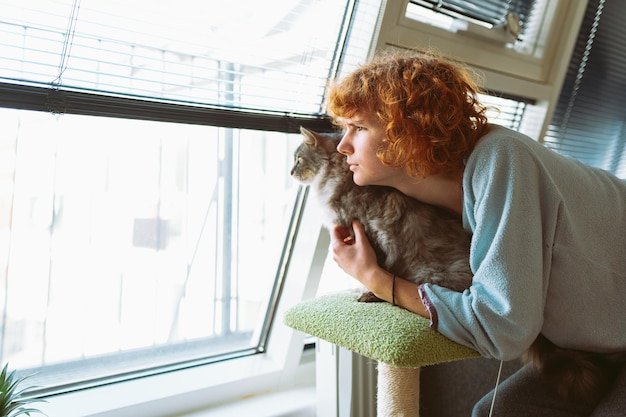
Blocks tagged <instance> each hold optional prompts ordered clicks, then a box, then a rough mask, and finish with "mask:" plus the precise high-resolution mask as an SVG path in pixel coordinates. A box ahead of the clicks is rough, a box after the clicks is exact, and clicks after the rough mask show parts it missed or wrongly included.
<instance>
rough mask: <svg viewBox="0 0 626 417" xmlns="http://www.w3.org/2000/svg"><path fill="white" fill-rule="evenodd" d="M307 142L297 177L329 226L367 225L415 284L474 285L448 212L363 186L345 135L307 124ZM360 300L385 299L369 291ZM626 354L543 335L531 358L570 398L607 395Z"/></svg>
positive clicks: (459, 231)
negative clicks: (578, 347) (580, 347)
mask: <svg viewBox="0 0 626 417" xmlns="http://www.w3.org/2000/svg"><path fill="white" fill-rule="evenodd" d="M301 132H302V135H303V138H304V140H303V143H302V144H301V145H300V146H299V147H298V149H297V150H296V152H295V155H294V156H295V163H294V166H293V168H292V170H291V175H292V176H293V177H294V178H295V179H296V180H298V181H299V182H301V183H303V184H309V185H310V186H311V188H312V190H313V191H314V192H315V194H316V195H317V197H318V199H319V203H320V205H321V207H322V208H323V209H324V210H325V220H324V224H325V225H326V227H328V228H329V229H330V228H332V227H333V226H334V225H340V226H342V227H345V228H347V229H350V230H351V224H352V220H353V219H358V220H360V221H361V222H362V223H363V226H364V228H365V233H366V235H367V237H368V239H369V241H370V243H371V244H372V246H373V248H374V250H375V251H376V256H377V258H378V262H379V264H380V265H381V266H382V267H384V268H385V269H386V270H387V271H390V272H391V273H395V274H397V275H398V276H399V277H402V278H404V279H408V280H410V281H412V282H415V283H423V282H431V283H435V284H437V285H441V286H444V287H449V288H452V289H454V290H457V291H462V290H464V289H466V288H468V287H469V286H470V284H471V280H472V273H471V270H470V268H469V264H468V262H469V244H470V239H471V236H470V235H469V234H468V233H467V232H466V231H465V230H464V229H463V228H462V226H461V222H460V220H459V219H457V218H455V217H454V216H452V215H451V214H449V213H447V212H446V211H444V210H442V209H438V208H435V207H433V206H430V205H427V204H424V203H420V202H418V201H417V200H414V199H412V198H409V197H407V196H405V195H404V194H402V193H400V192H399V191H397V190H395V189H393V188H388V187H380V186H357V185H356V184H355V183H354V181H353V180H352V172H351V171H350V170H349V167H348V164H347V163H346V157H345V156H344V155H342V154H340V153H339V152H338V151H337V149H336V148H337V144H338V142H339V140H340V139H341V134H339V133H329V134H320V133H315V132H311V131H308V130H306V129H303V128H302V129H301ZM359 300H360V301H380V300H379V299H378V298H377V297H376V296H374V295H373V294H372V293H371V292H365V293H363V294H362V295H361V296H360V297H359ZM625 359H626V357H625V355H624V354H614V355H602V354H596V353H589V352H581V351H575V350H570V349H563V348H560V347H557V346H555V345H554V344H553V343H552V342H550V341H549V340H548V339H546V338H545V337H544V336H543V335H541V334H540V335H539V337H537V340H535V342H534V343H533V344H532V346H531V347H530V348H529V349H528V351H527V352H526V353H525V354H524V355H523V357H522V362H523V363H532V364H533V365H534V367H535V368H536V369H537V370H539V371H540V372H542V373H543V374H544V375H545V376H546V377H547V378H548V379H549V380H550V381H552V382H553V383H554V386H555V387H556V389H557V391H558V392H559V393H560V395H562V396H563V397H564V398H574V397H584V398H588V399H592V398H599V395H601V393H602V392H604V390H605V389H606V387H607V386H608V384H610V383H611V381H612V380H613V379H614V377H615V364H616V363H623V362H624V360H625Z"/></svg>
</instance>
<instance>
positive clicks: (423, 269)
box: [291, 128, 472, 301]
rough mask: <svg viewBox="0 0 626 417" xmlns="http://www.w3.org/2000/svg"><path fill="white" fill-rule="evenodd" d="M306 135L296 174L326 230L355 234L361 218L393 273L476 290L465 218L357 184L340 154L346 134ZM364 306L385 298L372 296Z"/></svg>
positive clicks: (392, 191) (394, 192)
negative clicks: (320, 213)
mask: <svg viewBox="0 0 626 417" xmlns="http://www.w3.org/2000/svg"><path fill="white" fill-rule="evenodd" d="M300 130H301V133H302V135H303V138H304V141H303V143H302V144H301V145H300V146H299V147H298V149H296V152H295V154H294V166H293V168H292V170H291V175H292V176H293V177H294V178H295V179H296V180H298V181H299V182H301V183H303V184H309V185H310V186H311V189H312V191H313V192H314V193H315V194H316V196H317V197H318V199H319V203H320V204H321V206H322V208H323V209H324V210H325V214H326V215H325V219H324V225H325V226H326V227H328V228H329V229H331V230H332V227H333V226H334V225H339V226H342V227H345V228H347V229H348V230H351V229H352V227H351V225H352V220H353V219H358V220H359V221H360V222H361V223H362V224H363V227H364V229H365V234H366V235H367V237H368V239H369V241H370V243H371V245H372V247H373V248H374V251H375V252H376V256H377V259H378V263H379V265H381V266H382V267H384V268H385V269H386V270H387V271H389V272H391V273H393V274H396V275H397V276H399V277H402V278H404V279H407V280H409V281H412V282H414V283H416V284H421V283H424V282H429V283H434V284H437V285H440V286H443V287H448V288H451V289H453V290H456V291H463V290H464V289H466V288H468V287H469V286H470V284H471V281H472V272H471V270H470V267H469V245H470V238H471V236H470V234H469V233H468V232H467V231H465V230H464V229H463V227H462V225H461V221H460V220H459V219H457V218H456V217H454V216H453V215H452V214H450V213H448V212H447V211H445V210H443V209H439V208H436V207H434V206H431V205H429V204H425V203H421V202H419V201H417V200H415V199H412V198H410V197H407V196H406V195H404V194H402V193H401V192H400V191H397V190H395V189H393V188H390V187H382V186H358V185H356V184H355V183H354V181H353V180H352V172H351V171H350V169H349V167H348V164H347V163H346V157H345V156H344V155H342V154H340V153H339V152H338V151H337V144H338V143H339V141H340V140H341V134H340V133H324V134H322V133H315V132H311V131H309V130H307V129H304V128H301V129H300ZM359 301H380V299H378V298H377V297H376V296H374V294H372V293H371V292H366V293H363V294H362V295H361V296H360V297H359Z"/></svg>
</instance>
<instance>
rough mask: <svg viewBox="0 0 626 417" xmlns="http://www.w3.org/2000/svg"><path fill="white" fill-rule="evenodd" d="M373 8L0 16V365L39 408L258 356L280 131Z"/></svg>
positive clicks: (289, 143) (280, 259) (268, 318)
mask: <svg viewBox="0 0 626 417" xmlns="http://www.w3.org/2000/svg"><path fill="white" fill-rule="evenodd" d="M378 6H379V5H378V3H377V2H376V1H364V2H359V4H358V6H357V5H356V4H355V3H354V2H352V1H344V2H337V1H335V0H301V1H294V0H281V1H278V2H273V4H272V7H269V8H268V7H267V4H266V3H259V2H255V1H250V0H239V1H232V2H226V3H224V4H220V6H219V7H217V6H216V5H214V3H213V2H196V1H185V0H183V1H182V2H176V3H171V2H157V3H155V2H147V1H146V2H144V1H137V2H130V3H129V2H123V1H109V2H95V1H87V0H83V1H82V2H81V1H79V0H56V1H36V0H29V1H11V0H4V1H3V2H2V6H1V7H2V10H3V14H2V17H0V33H1V34H2V36H1V38H0V39H2V40H1V41H0V120H1V121H2V124H3V126H4V129H3V132H2V134H1V136H0V155H1V157H2V160H3V161H5V162H4V163H3V164H2V168H1V170H2V171H1V173H2V177H1V181H2V188H1V189H0V207H2V209H1V212H0V260H2V264H3V269H2V272H1V273H0V277H1V279H0V312H1V313H0V334H1V338H0V340H1V341H0V361H1V362H3V363H4V362H7V361H8V362H9V363H10V364H11V366H12V367H17V368H19V369H21V370H22V371H23V372H24V373H32V372H37V375H36V377H35V379H33V380H31V381H32V382H33V383H36V384H38V385H41V386H42V389H43V391H44V392H46V393H48V394H50V393H54V392H61V391H68V390H75V389H79V388H85V387H88V386H96V385H102V384H105V383H109V382H115V381H119V380H123V379H129V378H136V377H139V376H145V375H152V374H159V373H163V372H166V371H171V370H175V369H178V368H190V367H193V366H196V365H200V364H205V363H214V362H215V363H217V362H224V361H226V360H229V359H233V358H236V357H243V356H247V355H254V354H262V353H264V352H267V350H268V338H269V337H270V331H272V330H273V329H272V326H273V324H274V321H275V317H276V314H277V312H276V309H277V302H278V299H279V298H280V295H281V292H284V291H285V288H284V286H285V281H284V279H285V275H286V274H287V270H288V268H289V266H290V264H289V261H291V262H292V263H295V262H296V260H292V259H290V256H291V252H290V251H291V250H292V249H293V248H292V246H294V243H293V241H294V233H295V229H296V228H297V227H299V223H298V222H299V219H300V216H302V215H304V214H303V211H302V207H303V202H304V200H305V198H306V195H305V193H304V191H303V190H302V189H300V188H298V187H297V186H296V184H295V182H294V181H293V180H292V179H291V178H290V177H289V170H290V167H291V161H292V151H293V149H294V148H295V147H296V146H297V145H298V143H299V141H300V137H299V134H298V133H297V132H298V129H299V126H300V125H307V126H308V127H311V128H314V129H317V130H323V129H328V128H330V125H329V123H328V121H327V120H326V119H325V118H324V116H323V114H322V103H323V94H324V88H325V86H326V83H327V81H328V79H329V78H332V77H333V76H334V75H335V74H336V73H337V72H338V71H341V70H343V69H346V68H349V66H350V65H351V63H354V62H358V60H360V59H362V58H363V57H364V56H365V54H366V52H367V47H368V46H369V39H370V38H371V36H372V33H371V31H372V30H373V29H374V27H375V25H374V24H373V21H375V19H376V16H377V11H378ZM357 11H358V13H357ZM357 16H358V18H357ZM322 23H323V24H322ZM321 27H323V30H320V28H321ZM348 31H351V33H352V34H353V36H351V38H350V40H349V41H348V40H347V39H346V34H347V33H348ZM307 233H309V232H307ZM313 237H315V236H311V235H310V234H309V235H308V236H307V235H306V233H305V236H303V237H302V238H301V239H309V240H312V244H313V246H312V247H309V249H311V248H312V249H315V239H313ZM309 252H310V253H313V252H314V251H313V250H310V251H309ZM310 256H313V255H310ZM298 261H299V262H300V263H302V261H300V260H298ZM300 273H301V274H302V272H300ZM303 279H304V278H303ZM298 285H300V284H298ZM301 286H304V284H302V285H301ZM300 296H301V294H300ZM296 301H297V300H296ZM274 333H276V331H275V329H274ZM300 349H301V346H300ZM218 376H219V375H218ZM222 377H223V379H227V378H226V376H224V375H222Z"/></svg>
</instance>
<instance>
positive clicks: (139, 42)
mask: <svg viewBox="0 0 626 417" xmlns="http://www.w3.org/2000/svg"><path fill="white" fill-rule="evenodd" d="M78 3H79V7H74V6H75V1H74V0H56V1H50V0H1V1H0V9H1V10H2V17H1V18H0V79H5V80H6V81H10V82H17V83H21V82H24V81H29V82H35V83H37V84H43V85H49V84H52V85H62V86H64V87H69V88H79V89H85V90H88V91H93V90H96V91H104V92H109V93H115V94H124V95H129V96H140V97H149V98H154V99H162V100H176V101H183V102H188V103H197V104H212V105H220V106H235V107H242V108H254V109H271V110H282V111H289V112H303V113H319V112H320V103H321V101H322V95H323V92H324V87H325V85H326V82H327V79H328V77H329V75H330V74H332V72H333V70H334V68H333V65H334V64H335V63H336V59H335V52H336V49H337V46H338V45H339V44H340V37H341V32H342V23H343V21H344V16H345V14H346V7H347V4H348V1H347V0H343V1H337V0H273V1H272V2H271V4H269V5H268V3H267V2H259V1H256V0H230V1H222V2H216V1H195V0H179V1H176V2H163V1H161V2H155V1H150V0H134V1H130V2H129V1H123V0H109V1H95V0H83V1H81V2H78Z"/></svg>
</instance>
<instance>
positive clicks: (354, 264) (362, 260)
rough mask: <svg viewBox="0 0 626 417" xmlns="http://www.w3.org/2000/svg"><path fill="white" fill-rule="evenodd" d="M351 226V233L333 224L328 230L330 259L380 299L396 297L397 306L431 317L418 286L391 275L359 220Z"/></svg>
mask: <svg viewBox="0 0 626 417" xmlns="http://www.w3.org/2000/svg"><path fill="white" fill-rule="evenodd" d="M352 229H353V230H354V237H353V236H351V234H350V231H349V230H347V229H346V228H344V227H340V226H335V228H334V229H333V230H332V233H331V234H330V238H331V249H332V251H333V260H334V261H335V262H337V265H339V267H340V268H341V269H343V270H344V272H346V273H347V274H348V275H350V276H352V277H353V278H356V279H357V280H358V281H359V282H360V283H361V284H363V286H365V288H367V289H368V290H370V291H371V292H373V293H374V295H376V296H377V297H378V298H380V299H381V300H385V301H387V302H390V303H391V302H392V301H395V304H396V305H398V306H400V307H403V308H405V309H407V310H409V311H412V312H413V313H416V314H419V315H420V316H422V317H426V318H430V313H429V312H428V310H427V309H426V307H425V306H424V304H423V303H422V300H421V298H420V297H419V294H418V291H417V286H416V285H415V284H414V283H412V282H410V281H407V280H405V279H403V278H401V277H395V279H394V278H393V275H392V274H391V273H390V272H388V271H385V270H384V269H383V268H382V267H381V266H380V265H378V260H377V259H376V253H375V252H374V248H372V245H371V244H370V242H369V240H368V239H367V236H365V230H364V229H363V225H362V224H361V223H360V222H359V221H356V220H355V221H353V222H352ZM394 281H395V283H394Z"/></svg>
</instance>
